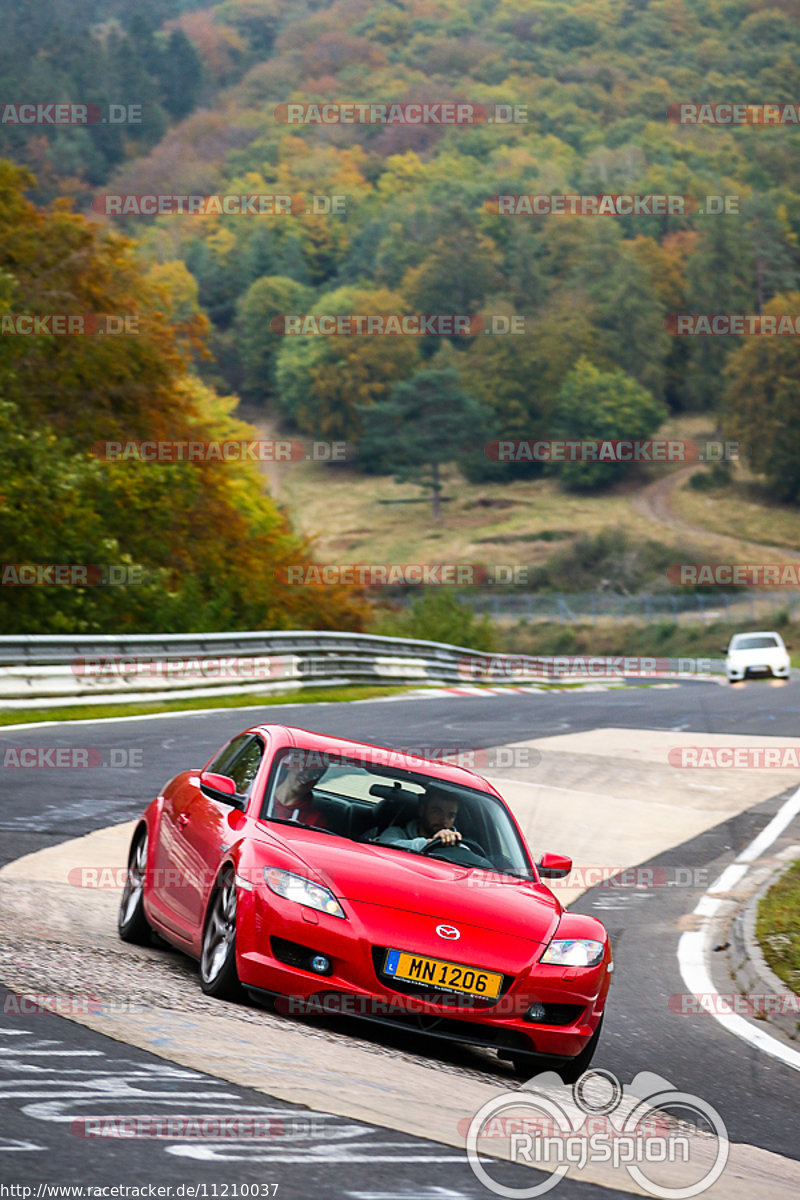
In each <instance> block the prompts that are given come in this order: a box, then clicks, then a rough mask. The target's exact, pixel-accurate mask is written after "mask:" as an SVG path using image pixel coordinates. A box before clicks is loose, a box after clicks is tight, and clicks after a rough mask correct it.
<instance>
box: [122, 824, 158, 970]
mask: <svg viewBox="0 0 800 1200" xmlns="http://www.w3.org/2000/svg"><path fill="white" fill-rule="evenodd" d="M146 873H147V830H146V829H141V830H140V831H139V832H138V833H137V834H136V836H135V837H134V839H133V842H132V843H131V850H130V854H129V855H128V878H127V879H126V880H125V887H124V889H123V891H122V899H121V900H120V905H119V914H118V916H117V931H118V932H119V936H120V937H121V938H122V940H123V942H132V943H133V944H134V945H136V946H146V945H147V944H148V943H149V941H150V926H149V925H148V923H147V918H146V917H145V915H144V881H145V875H146Z"/></svg>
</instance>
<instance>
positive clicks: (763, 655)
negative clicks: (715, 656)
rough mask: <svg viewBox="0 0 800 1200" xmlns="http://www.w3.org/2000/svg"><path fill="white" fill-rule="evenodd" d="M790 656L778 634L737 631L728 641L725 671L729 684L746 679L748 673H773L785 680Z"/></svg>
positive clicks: (787, 674)
mask: <svg viewBox="0 0 800 1200" xmlns="http://www.w3.org/2000/svg"><path fill="white" fill-rule="evenodd" d="M790 666H791V664H790V662H789V655H788V653H787V651H786V646H785V645H784V642H783V638H782V637H781V635H780V634H779V633H774V632H772V631H770V632H763V631H759V632H758V633H736V634H734V635H733V637H732V638H731V640H730V645H729V646H728V651H727V658H726V659H725V674H726V675H727V676H728V682H729V683H736V682H738V681H739V680H740V679H746V678H747V676H748V675H774V676H775V678H776V679H788V678H789V669H790Z"/></svg>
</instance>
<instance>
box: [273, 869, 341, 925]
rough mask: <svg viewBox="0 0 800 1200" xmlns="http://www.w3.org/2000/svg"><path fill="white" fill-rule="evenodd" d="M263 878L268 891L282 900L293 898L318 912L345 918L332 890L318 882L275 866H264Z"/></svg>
mask: <svg viewBox="0 0 800 1200" xmlns="http://www.w3.org/2000/svg"><path fill="white" fill-rule="evenodd" d="M264 879H265V880H266V883H267V887H268V888H269V889H270V891H272V892H275V894H276V895H278V896H283V898H284V900H294V901H295V902H296V903H297V904H305V906H306V907H307V908H316V909H317V911H318V912H324V913H328V914H329V915H330V916H332V917H342V918H343V919H344V920H347V917H346V916H345V912H344V909H343V908H342V906H341V904H340V903H339V901H338V900H337V899H336V897H335V896H334V894H333V892H329V891H328V889H327V888H326V887H322V886H321V885H320V884H318V883H312V882H311V880H310V879H306V878H305V877H304V876H303V875H293V874H292V872H291V871H280V870H279V869H278V868H277V867H265V868H264Z"/></svg>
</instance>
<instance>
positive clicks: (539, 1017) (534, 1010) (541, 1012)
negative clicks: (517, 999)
mask: <svg viewBox="0 0 800 1200" xmlns="http://www.w3.org/2000/svg"><path fill="white" fill-rule="evenodd" d="M546 1015H547V1012H546V1009H545V1007H544V1005H543V1004H542V1003H541V1001H537V1002H536V1004H532V1005H531V1006H530V1008H529V1009H528V1011H527V1012H526V1013H525V1020H526V1021H543V1020H544V1019H545V1016H546Z"/></svg>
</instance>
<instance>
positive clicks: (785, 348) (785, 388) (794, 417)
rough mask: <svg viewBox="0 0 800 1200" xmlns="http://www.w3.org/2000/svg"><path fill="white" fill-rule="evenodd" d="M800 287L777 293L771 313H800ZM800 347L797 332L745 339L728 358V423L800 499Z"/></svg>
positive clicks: (760, 466) (756, 462) (770, 481)
mask: <svg viewBox="0 0 800 1200" xmlns="http://www.w3.org/2000/svg"><path fill="white" fill-rule="evenodd" d="M798 305H800V292H787V293H785V294H784V295H778V296H775V297H774V298H773V299H772V300H771V301H770V302H769V303H768V304H767V305H766V306H765V312H766V313H767V314H768V315H772V314H779V313H797V312H800V308H798ZM798 395H800V347H798V345H797V339H796V338H794V337H751V338H747V339H745V340H744V341H743V342H742V344H741V345H740V346H739V348H738V349H737V350H735V351H734V352H733V354H732V355H731V356H730V358H729V359H728V363H727V365H726V368H725V394H724V400H723V404H722V427H723V431H724V434H725V437H726V438H730V439H733V440H737V441H738V442H739V443H740V453H741V455H742V457H743V458H744V459H745V461H746V462H747V463H748V464H749V466H750V467H752V469H753V470H754V471H756V472H757V473H759V474H761V475H763V476H764V478H765V479H766V481H767V485H768V487H769V488H770V490H771V491H772V492H773V493H774V495H775V496H777V497H778V499H780V500H788V501H791V502H795V503H796V502H797V501H798V499H800V404H798V399H797V398H798Z"/></svg>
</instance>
